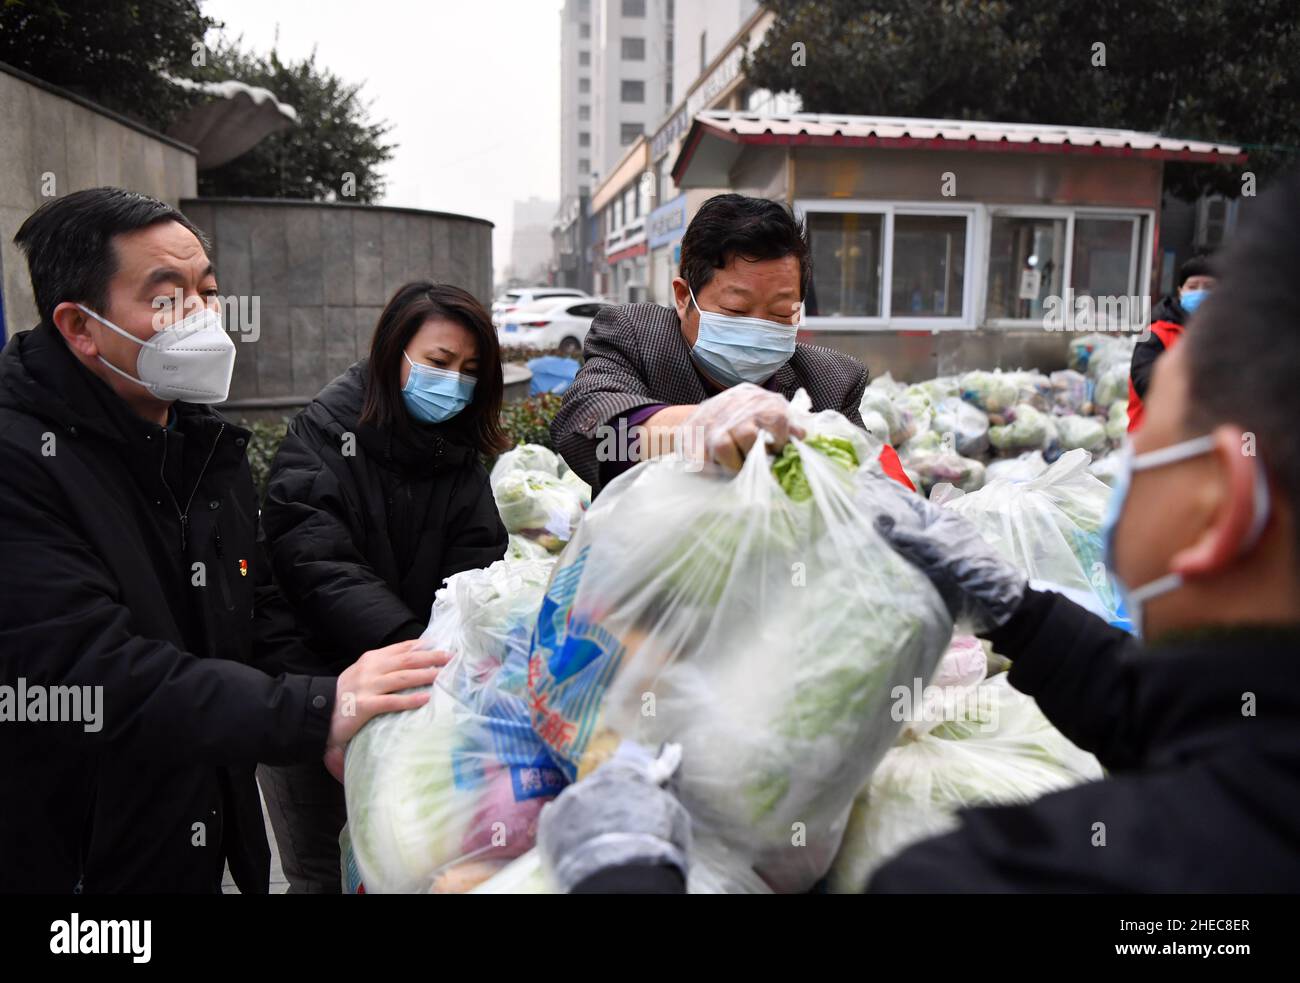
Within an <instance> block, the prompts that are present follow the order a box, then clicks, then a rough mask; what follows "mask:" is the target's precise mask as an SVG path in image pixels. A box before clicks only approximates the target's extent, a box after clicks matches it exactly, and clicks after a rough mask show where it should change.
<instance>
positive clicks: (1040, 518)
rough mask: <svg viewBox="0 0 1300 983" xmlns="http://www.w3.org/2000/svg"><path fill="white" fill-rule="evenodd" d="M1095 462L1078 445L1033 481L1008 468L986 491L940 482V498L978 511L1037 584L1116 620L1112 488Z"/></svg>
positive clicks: (975, 518)
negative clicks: (1109, 541)
mask: <svg viewBox="0 0 1300 983" xmlns="http://www.w3.org/2000/svg"><path fill="white" fill-rule="evenodd" d="M1090 462H1091V457H1090V456H1089V454H1088V452H1087V451H1082V450H1073V451H1069V452H1068V453H1066V454H1062V455H1061V457H1060V458H1059V459H1058V460H1057V461H1056V463H1054V464H1053V465H1052V466H1051V467H1049V468H1047V469H1046V470H1045V471H1043V472H1042V473H1041V474H1039V475H1038V476H1037V477H1034V478H1030V479H1029V480H1027V481H1024V480H1018V479H1016V478H1011V477H1005V476H1001V475H1000V476H997V477H993V478H990V479H989V481H988V482H987V483H986V484H985V485H984V487H983V488H981V489H980V490H979V491H976V492H972V493H970V494H967V495H962V494H960V493H959V492H956V491H954V490H949V489H943V488H936V490H935V493H934V495H933V496H932V498H933V499H934V500H936V501H940V502H941V504H942V505H943V506H944V507H945V508H950V509H953V510H954V511H956V512H959V513H961V514H962V515H964V516H966V517H967V518H968V519H970V520H971V521H972V522H973V523H974V524H975V526H976V528H977V529H978V530H979V532H980V535H982V536H983V537H984V539H985V540H986V541H987V542H988V543H989V544H990V545H992V546H993V547H994V548H996V549H997V550H998V551H999V552H1000V553H1001V554H1002V555H1003V556H1004V557H1005V558H1006V559H1008V560H1010V561H1011V562H1013V563H1015V564H1016V565H1017V566H1019V567H1020V568H1021V569H1022V570H1023V571H1024V572H1025V574H1026V575H1027V576H1028V577H1029V581H1030V584H1031V585H1032V586H1034V587H1038V588H1042V589H1047V590H1055V591H1059V592H1060V593H1063V594H1065V595H1066V596H1068V597H1070V598H1071V599H1072V600H1074V601H1075V602H1077V603H1079V604H1082V605H1083V606H1084V607H1086V608H1088V609H1089V610H1091V611H1093V612H1094V613H1095V614H1097V615H1098V616H1100V617H1102V618H1105V619H1106V620H1107V621H1115V620H1116V617H1117V608H1118V603H1119V598H1118V596H1117V594H1116V591H1115V589H1114V585H1113V584H1112V582H1111V580H1110V577H1109V575H1108V574H1107V571H1106V566H1105V563H1104V558H1103V553H1104V543H1103V542H1102V537H1101V525H1102V519H1103V517H1104V516H1105V513H1106V505H1107V502H1108V501H1109V498H1110V488H1109V487H1108V486H1107V485H1106V484H1105V483H1103V482H1102V481H1100V480H1099V479H1098V478H1096V477H1095V476H1094V475H1092V474H1090V473H1089V472H1088V465H1089V463H1090Z"/></svg>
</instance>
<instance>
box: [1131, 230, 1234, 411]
mask: <svg viewBox="0 0 1300 983" xmlns="http://www.w3.org/2000/svg"><path fill="white" fill-rule="evenodd" d="M1213 289H1214V270H1213V267H1212V266H1211V265H1210V260H1209V258H1208V257H1206V256H1203V255H1201V256H1193V257H1192V258H1191V259H1189V260H1188V261H1187V262H1186V263H1184V264H1183V265H1182V266H1180V267H1179V268H1178V287H1177V289H1175V290H1174V292H1173V293H1171V294H1168V295H1166V296H1165V297H1162V298H1161V299H1160V303H1158V304H1156V308H1155V310H1154V311H1152V312H1151V333H1150V334H1149V335H1148V336H1147V337H1146V338H1145V339H1143V340H1142V341H1139V342H1138V344H1137V347H1136V348H1134V349H1133V365H1132V368H1130V369H1129V379H1128V432H1129V433H1132V432H1133V431H1135V430H1137V428H1138V427H1140V426H1142V418H1143V415H1144V413H1145V409H1144V405H1143V400H1144V399H1146V395H1147V386H1148V385H1150V383H1151V367H1152V366H1153V365H1154V364H1155V361H1156V359H1157V358H1159V357H1160V356H1161V355H1162V354H1163V353H1164V352H1166V351H1168V350H1169V349H1170V348H1173V347H1174V345H1176V344H1177V343H1178V339H1180V338H1181V337H1182V336H1183V331H1184V329H1185V327H1186V325H1187V319H1188V317H1190V316H1191V314H1192V312H1193V311H1195V310H1196V308H1197V307H1199V306H1200V304H1201V301H1203V300H1204V299H1205V298H1206V297H1207V296H1209V293H1210V291H1211V290H1213Z"/></svg>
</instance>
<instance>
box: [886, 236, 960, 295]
mask: <svg viewBox="0 0 1300 983" xmlns="http://www.w3.org/2000/svg"><path fill="white" fill-rule="evenodd" d="M965 279H966V216H964V215H896V216H895V217H894V269H893V274H892V275H891V277H890V285H889V292H890V316H891V317H961V306H962V289H963V284H964V283H965Z"/></svg>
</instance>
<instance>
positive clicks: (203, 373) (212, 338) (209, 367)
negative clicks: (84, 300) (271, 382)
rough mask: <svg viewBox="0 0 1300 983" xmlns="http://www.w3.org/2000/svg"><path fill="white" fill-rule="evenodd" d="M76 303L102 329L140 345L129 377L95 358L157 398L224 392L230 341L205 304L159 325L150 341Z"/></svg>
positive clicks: (189, 398) (215, 397) (216, 398)
mask: <svg viewBox="0 0 1300 983" xmlns="http://www.w3.org/2000/svg"><path fill="white" fill-rule="evenodd" d="M77 306H78V307H80V308H81V309H82V310H83V311H84V312H85V313H87V314H89V315H90V316H91V317H93V318H94V319H95V320H96V321H98V322H99V323H100V324H102V325H104V327H106V328H109V329H110V330H112V331H116V332H117V333H118V334H120V335H121V336H122V337H123V338H129V339H131V341H134V342H135V343H136V344H137V345H139V346H140V354H139V355H137V356H136V360H135V371H136V374H135V375H131V374H130V373H128V372H123V371H122V370H121V369H119V368H118V367H117V366H116V365H114V364H113V363H112V362H110V361H109V360H108V359H106V358H105V357H104V356H103V355H100V356H99V360H100V361H101V362H103V363H104V364H105V365H107V366H108V367H109V368H110V369H112V370H113V371H114V372H116V373H117V374H118V375H120V376H122V377H123V378H125V379H130V380H131V381H132V382H136V383H139V384H140V385H142V386H144V387H145V388H146V389H148V390H149V392H151V393H153V395H154V396H156V397H157V398H158V399H161V400H166V401H168V402H170V401H172V400H176V399H181V400H184V401H185V402H187V403H220V402H222V401H223V400H225V398H226V396H227V395H228V394H229V393H230V376H231V374H232V373H233V372H234V370H235V343H234V341H233V340H231V337H230V335H228V334H226V328H225V325H224V324H223V323H222V321H221V315H220V314H218V313H217V312H216V311H214V310H212V309H211V308H210V307H204V308H202V309H201V310H197V311H195V312H194V313H193V314H190V315H189V316H188V317H186V318H184V319H182V320H180V321H177V322H176V323H175V324H173V325H172V326H171V327H169V328H164V329H163V330H162V331H159V332H158V333H157V334H156V335H154V337H153V339H152V340H150V341H141V340H140V339H139V338H137V337H136V336H135V335H133V334H131V333H130V332H129V331H125V330H123V329H122V328H119V327H118V326H117V325H116V324H114V323H113V322H112V321H110V320H108V319H107V318H104V317H100V316H99V315H98V314H96V313H95V312H94V311H92V310H90V309H89V308H88V307H83V306H82V305H81V304H78V305H77Z"/></svg>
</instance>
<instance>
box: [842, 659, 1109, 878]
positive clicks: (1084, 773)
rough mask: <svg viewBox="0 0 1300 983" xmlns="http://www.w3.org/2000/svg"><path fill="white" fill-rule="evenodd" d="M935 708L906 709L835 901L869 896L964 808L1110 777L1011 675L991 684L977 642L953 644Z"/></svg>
mask: <svg viewBox="0 0 1300 983" xmlns="http://www.w3.org/2000/svg"><path fill="white" fill-rule="evenodd" d="M972 643H973V644H972ZM900 698H902V699H904V700H905V701H906V700H907V699H909V698H910V694H909V695H908V696H904V695H903V694H901V693H900ZM925 700H926V704H925V705H926V710H925V711H924V712H918V710H919V708H916V707H912V706H908V707H906V708H905V709H906V711H907V717H908V719H909V721H910V722H909V724H908V726H907V727H906V728H905V729H904V731H903V737H902V739H901V740H900V741H899V743H898V745H897V746H896V747H894V748H893V749H891V750H890V751H889V752H888V753H887V754H886V755H885V757H884V759H883V760H882V761H881V762H880V766H879V767H878V768H876V770H875V772H874V773H873V774H872V776H871V779H870V781H869V782H868V783H867V784H866V786H865V787H864V788H863V789H862V792H861V793H860V794H859V796H858V798H857V800H856V802H855V803H854V806H853V812H852V815H851V817H850V819H849V826H848V830H847V831H846V832H845V834H844V843H843V845H842V846H841V848H840V852H839V854H838V855H837V857H836V858H835V864H834V866H833V867H832V868H831V872H830V875H829V877H828V879H827V886H828V888H829V889H830V890H831V891H832V892H835V893H845V894H852V893H857V892H860V891H862V889H863V888H864V887H865V885H866V883H867V881H868V880H869V879H870V877H871V875H872V874H873V873H874V872H875V871H876V869H877V868H878V867H879V866H880V865H881V864H883V863H885V862H887V861H888V860H890V859H892V858H893V857H894V856H896V855H897V854H898V853H900V852H901V851H902V850H904V849H905V848H906V847H908V846H910V845H912V844H913V843H915V842H917V841H918V840H921V839H924V838H926V837H930V836H937V835H940V834H942V833H945V832H947V831H949V830H950V829H952V828H954V827H955V826H956V825H957V822H958V819H957V815H956V814H957V811H958V810H959V809H963V808H966V807H969V806H979V805H998V804H1013V803H1021V802H1029V801H1031V800H1033V799H1036V798H1038V797H1039V796H1041V795H1045V794H1046V793H1048V792H1053V791H1056V790H1058V789H1062V788H1067V787H1069V786H1071V785H1077V784H1079V783H1081V782H1086V781H1092V780H1095V779H1098V778H1101V774H1102V773H1101V766H1100V765H1099V764H1098V763H1097V759H1096V758H1094V757H1093V756H1092V755H1090V754H1088V753H1086V752H1084V751H1081V750H1080V749H1079V748H1077V747H1075V746H1074V745H1073V744H1071V743H1070V741H1069V740H1067V739H1066V737H1065V736H1064V735H1063V734H1061V732H1060V731H1058V730H1057V729H1056V728H1054V727H1053V726H1052V725H1051V724H1050V723H1049V722H1048V721H1047V718H1046V717H1044V716H1043V714H1042V711H1040V710H1039V709H1038V705H1037V704H1036V703H1035V702H1034V701H1033V700H1032V699H1031V698H1030V697H1028V696H1025V695H1024V694H1022V693H1020V692H1018V691H1017V690H1015V689H1014V688H1013V687H1012V686H1011V684H1010V682H1009V681H1008V679H1007V676H1006V674H1005V673H1004V674H1001V675H998V676H995V677H993V678H992V679H987V680H986V679H985V659H984V652H983V650H982V649H981V647H980V645H979V642H978V640H976V639H973V638H958V639H954V640H953V646H952V648H951V649H949V652H948V654H947V655H946V656H945V657H944V661H943V663H942V664H941V666H940V668H939V672H938V673H937V674H936V676H935V679H934V685H933V686H932V687H928V688H927V690H926V692H925ZM912 702H913V703H915V702H919V701H916V700H914V699H913V700H912Z"/></svg>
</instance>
